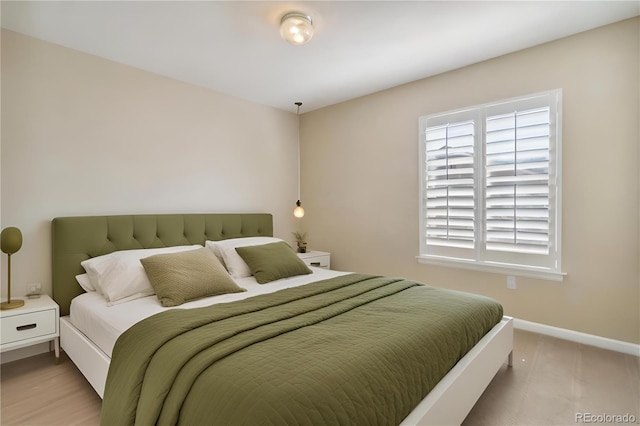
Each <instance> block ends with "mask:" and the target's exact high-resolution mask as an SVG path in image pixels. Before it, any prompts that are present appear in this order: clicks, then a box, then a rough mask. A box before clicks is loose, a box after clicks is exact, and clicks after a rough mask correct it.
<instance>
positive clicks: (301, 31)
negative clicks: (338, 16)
mask: <svg viewBox="0 0 640 426" xmlns="http://www.w3.org/2000/svg"><path fill="white" fill-rule="evenodd" d="M280 35H281V36H282V38H283V39H285V40H286V41H288V42H289V43H291V44H293V45H295V46H300V45H303V44H305V43H306V42H308V41H309V40H311V37H313V22H312V21H311V17H310V16H307V15H305V14H304V13H300V12H289V13H287V14H285V15H284V16H283V17H282V19H281V20H280Z"/></svg>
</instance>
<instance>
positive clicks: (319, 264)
mask: <svg viewBox="0 0 640 426" xmlns="http://www.w3.org/2000/svg"><path fill="white" fill-rule="evenodd" d="M298 257H300V259H302V260H303V262H304V263H306V264H307V265H309V266H315V267H316V268H324V269H331V253H327V252H324V251H315V250H310V251H308V252H306V253H298Z"/></svg>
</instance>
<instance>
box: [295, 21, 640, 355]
mask: <svg viewBox="0 0 640 426" xmlns="http://www.w3.org/2000/svg"><path fill="white" fill-rule="evenodd" d="M639 35H640V19H638V18H636V19H633V20H627V21H623V22H621V23H617V24H614V25H609V26H606V27H603V28H599V29H596V30H593V31H589V32H585V33H582V34H579V35H576V36H573V37H569V38H566V39H563V40H559V41H555V42H552V43H548V44H545V45H542V46H538V47H535V48H531V49H527V50H524V51H520V52H516V53H513V54H510V55H506V56H503V57H500V58H497V59H493V60H489V61H486V62H482V63H479V64H476V65H473V66H469V67H466V68H463V69H459V70H456V71H453V72H449V73H445V74H442V75H438V76H435V77H432V78H427V79H424V80H421V81H417V82H414V83H411V84H407V85H403V86H400V87H396V88H393V89H390V90H387V91H383V92H380V93H376V94H373V95H370V96H366V97H363V98H359V99H355V100H352V101H349V102H345V103H341V104H338V105H334V106H331V107H327V108H324V109H321V110H317V111H314V112H309V113H306V114H304V115H303V116H302V117H301V135H302V136H301V139H302V200H303V202H304V206H305V209H306V213H307V214H306V216H305V217H304V219H303V229H304V230H306V231H308V233H309V236H308V240H309V245H310V248H312V249H320V250H326V251H330V252H331V253H332V258H331V263H332V266H333V267H334V268H336V269H343V270H350V271H359V272H367V273H376V274H385V275H393V276H404V277H409V278H413V279H417V280H420V281H423V282H426V283H429V284H433V285H436V286H442V287H448V288H452V289H458V290H464V291H470V292H475V293H481V294H485V295H488V296H491V297H494V298H496V299H498V300H499V301H501V302H502V303H503V305H504V307H505V311H506V314H508V315H511V316H515V317H517V318H520V319H524V320H528V321H533V322H538V323H542V324H546V325H551V326H556V327H561V328H567V329H570V330H576V331H580V332H585V333H589V334H594V335H598V336H604V337H608V338H612V339H617V340H622V341H626V342H632V343H640V313H639V310H640V293H639V288H640V271H639V263H640V253H639V248H638V247H639V239H640V236H639V232H640V230H639V222H640V212H639V193H640V186H639V182H640V177H639V175H638V168H639V167H638V166H639V159H640V153H639V144H640V142H639V140H640V131H639V124H638V123H639V116H640V108H639V94H640V87H639V80H640V78H639V77H640V71H639V66H638V63H639V51H640V45H639ZM556 88H561V89H563V140H562V143H563V152H562V155H563V176H564V186H563V221H562V237H563V241H562V244H563V250H562V261H563V270H564V271H565V272H566V273H567V274H568V275H567V276H566V278H565V280H564V281H563V282H561V283H560V282H552V281H544V280H539V279H531V278H522V277H518V279H517V289H516V290H507V288H506V278H505V276H504V275H500V274H493V273H483V272H473V271H468V270H459V269H452V268H445V267H437V266H428V265H421V264H418V263H417V262H416V259H415V256H416V255H417V254H418V247H419V230H418V203H419V202H418V117H419V116H421V115H426V114H430V113H436V112H441V111H447V110H451V109H455V108H461V107H465V106H472V105H476V104H481V103H485V102H490V101H495V100H500V99H506V98H510V97H515V96H520V95H526V94H529V93H535V92H540V91H544V90H548V89H556Z"/></svg>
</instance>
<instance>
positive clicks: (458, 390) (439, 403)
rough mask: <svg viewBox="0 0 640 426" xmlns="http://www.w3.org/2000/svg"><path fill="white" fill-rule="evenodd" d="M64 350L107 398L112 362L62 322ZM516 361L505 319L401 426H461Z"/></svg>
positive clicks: (509, 326) (65, 320) (508, 321)
mask: <svg viewBox="0 0 640 426" xmlns="http://www.w3.org/2000/svg"><path fill="white" fill-rule="evenodd" d="M60 346H61V347H62V349H64V351H65V352H66V353H67V355H68V356H69V358H71V360H72V361H73V362H74V364H75V365H76V366H77V367H78V369H79V370H80V371H81V372H82V374H83V375H84V376H85V378H86V379H87V380H88V381H89V383H91V386H93V388H94V389H95V391H96V392H97V393H98V395H100V398H102V397H103V395H104V386H105V383H106V380H107V372H108V371H109V363H110V362H111V359H110V358H109V357H108V356H107V355H106V354H105V353H104V352H102V350H100V349H99V348H98V347H97V346H96V345H95V344H94V343H93V342H92V341H91V340H89V338H87V336H85V335H84V334H83V333H82V332H81V331H79V330H78V329H77V328H75V327H74V326H73V324H71V321H70V320H69V317H66V316H65V317H62V318H60ZM505 360H506V361H507V364H508V365H509V367H511V366H512V361H513V319H512V318H510V317H503V318H502V321H501V322H500V323H498V324H497V325H496V326H495V327H493V329H491V331H489V333H487V334H486V335H485V336H484V337H483V338H482V339H481V340H480V341H479V342H478V343H477V344H476V345H475V346H474V347H473V348H472V349H471V350H470V351H469V352H468V353H467V354H466V355H465V356H464V357H463V358H462V359H461V360H460V361H458V363H457V364H456V365H455V366H454V367H453V368H452V369H451V371H449V373H448V374H447V375H446V376H445V377H444V378H443V379H442V380H441V381H440V382H439V383H438V384H437V385H436V387H435V388H433V390H432V391H431V392H430V393H429V394H428V395H427V396H426V397H425V398H424V399H423V400H422V401H421V402H420V404H418V406H417V407H416V408H415V409H414V410H413V411H412V412H411V413H410V414H409V415H408V416H407V417H406V418H405V419H404V420H403V421H402V423H401V425H403V426H410V425H460V424H461V423H462V422H463V421H464V419H465V417H467V414H469V411H471V409H472V408H473V406H474V405H475V403H476V402H477V401H478V398H480V395H482V392H484V390H485V389H486V388H487V386H488V385H489V383H490V382H491V380H492V379H493V377H494V376H495V374H496V373H497V372H498V370H499V369H500V367H501V366H502V365H503V364H504V362H505Z"/></svg>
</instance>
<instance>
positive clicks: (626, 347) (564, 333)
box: [513, 318, 640, 357]
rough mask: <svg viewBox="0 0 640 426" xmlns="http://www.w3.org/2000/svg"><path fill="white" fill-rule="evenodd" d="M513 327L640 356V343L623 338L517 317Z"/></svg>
mask: <svg viewBox="0 0 640 426" xmlns="http://www.w3.org/2000/svg"><path fill="white" fill-rule="evenodd" d="M513 328H517V329H519V330H525V331H531V332H534V333H538V334H543V335H545V336H551V337H557V338H559V339H564V340H569V341H570V342H576V343H582V344H584V345H589V346H596V347H598V348H602V349H608V350H610V351H616V352H622V353H625V354H629V355H635V356H637V357H640V345H638V344H635V343H628V342H623V341H621V340H614V339H609V338H606V337H600V336H595V335H593V334H587V333H581V332H579V331H573V330H568V329H566V328H558V327H552V326H550V325H544V324H538V323H536V322H531V321H525V320H521V319H517V318H514V319H513Z"/></svg>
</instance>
